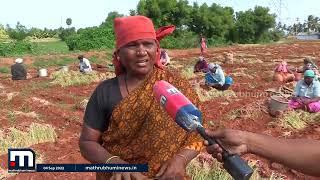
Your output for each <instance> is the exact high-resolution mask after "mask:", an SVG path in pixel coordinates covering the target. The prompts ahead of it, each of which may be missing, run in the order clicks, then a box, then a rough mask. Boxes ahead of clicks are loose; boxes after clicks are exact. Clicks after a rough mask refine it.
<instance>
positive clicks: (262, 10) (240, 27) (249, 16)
mask: <svg viewBox="0 0 320 180" xmlns="http://www.w3.org/2000/svg"><path fill="white" fill-rule="evenodd" d="M275 18H276V16H275V15H274V14H269V8H266V7H261V6H256V7H255V8H254V10H252V9H250V10H247V11H245V12H243V11H240V12H237V13H236V26H235V28H236V32H237V37H238V39H237V40H235V41H239V42H240V43H257V42H259V41H261V40H262V38H263V37H265V35H266V34H267V33H268V30H269V29H270V28H274V27H275Z"/></svg>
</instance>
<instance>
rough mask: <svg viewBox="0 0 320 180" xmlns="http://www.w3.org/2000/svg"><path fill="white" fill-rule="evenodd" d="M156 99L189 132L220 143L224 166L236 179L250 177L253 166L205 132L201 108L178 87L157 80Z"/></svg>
mask: <svg viewBox="0 0 320 180" xmlns="http://www.w3.org/2000/svg"><path fill="white" fill-rule="evenodd" d="M153 92H154V94H155V97H156V100H157V101H158V102H160V104H161V106H162V107H163V108H164V109H165V110H166V111H167V112H168V114H169V115H170V116H171V117H172V118H173V119H174V120H175V122H176V123H177V124H178V125H179V126H180V127H182V128H183V129H184V130H186V131H187V132H192V131H197V132H198V133H199V134H200V135H201V136H202V137H203V138H204V139H205V140H207V141H208V142H209V145H213V144H219V146H220V147H221V148H222V149H223V153H222V159H223V167H224V168H225V169H226V170H227V172H228V173H229V174H230V175H231V176H232V177H233V178H234V179H235V180H248V179H250V177H251V175H252V173H253V170H252V168H251V167H250V166H249V165H248V164H247V163H246V162H245V161H244V160H243V159H241V157H240V156H239V155H237V154H230V153H229V152H228V151H227V150H226V149H224V148H223V146H221V144H220V143H219V142H218V141H216V140H215V139H214V138H211V137H209V136H208V135H207V134H206V133H205V129H204V127H203V126H202V115H201V112H200V110H199V109H198V108H197V107H196V106H194V105H193V104H192V102H191V101H190V100H189V99H188V98H187V97H185V96H184V95H183V94H182V93H181V92H180V91H179V90H178V89H176V88H175V87H174V86H173V85H171V84H170V83H168V82H166V81H163V80H162V81H157V82H156V83H155V85H154V87H153Z"/></svg>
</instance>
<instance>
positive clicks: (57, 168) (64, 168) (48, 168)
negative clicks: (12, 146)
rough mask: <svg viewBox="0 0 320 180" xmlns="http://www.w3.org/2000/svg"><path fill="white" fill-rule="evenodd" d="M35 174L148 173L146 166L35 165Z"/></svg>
mask: <svg viewBox="0 0 320 180" xmlns="http://www.w3.org/2000/svg"><path fill="white" fill-rule="evenodd" d="M36 172H148V164H37V165H36Z"/></svg>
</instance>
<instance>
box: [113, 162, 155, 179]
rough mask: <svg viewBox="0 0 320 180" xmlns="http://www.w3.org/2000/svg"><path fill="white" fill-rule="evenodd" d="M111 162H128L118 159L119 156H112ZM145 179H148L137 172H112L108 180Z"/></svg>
mask: <svg viewBox="0 0 320 180" xmlns="http://www.w3.org/2000/svg"><path fill="white" fill-rule="evenodd" d="M110 163H112V164H129V163H128V162H126V161H124V160H122V159H120V158H114V159H113V160H112V161H110ZM140 179H142V180H147V179H149V178H148V177H147V176H144V175H143V174H141V173H139V172H117V173H113V175H112V177H111V178H110V180H140Z"/></svg>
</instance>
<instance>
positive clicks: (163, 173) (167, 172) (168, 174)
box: [156, 156, 187, 180]
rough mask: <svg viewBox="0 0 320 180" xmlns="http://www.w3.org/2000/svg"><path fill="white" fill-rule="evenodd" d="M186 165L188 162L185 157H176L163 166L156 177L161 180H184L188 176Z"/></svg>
mask: <svg viewBox="0 0 320 180" xmlns="http://www.w3.org/2000/svg"><path fill="white" fill-rule="evenodd" d="M186 165H187V162H186V160H185V159H184V158H183V157H180V156H174V157H173V158H172V159H170V160H168V161H166V162H165V163H164V164H163V165H162V166H161V168H160V170H159V172H158V173H157V174H156V177H157V178H158V179H159V180H170V179H172V180H173V179H174V180H183V179H184V177H185V176H186Z"/></svg>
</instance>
